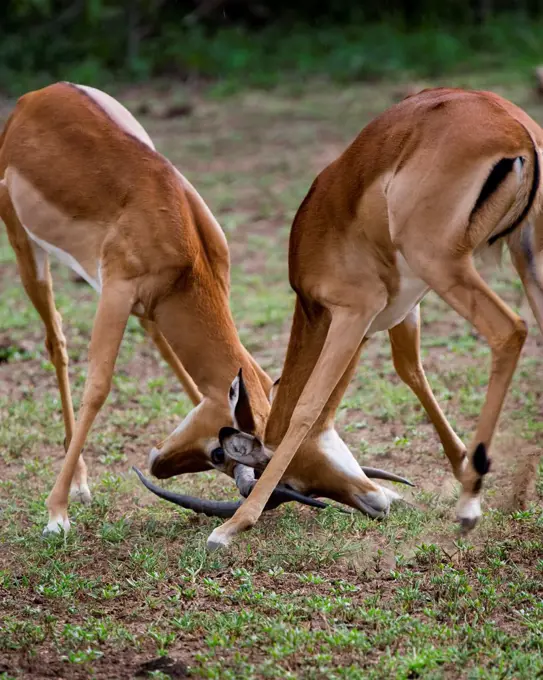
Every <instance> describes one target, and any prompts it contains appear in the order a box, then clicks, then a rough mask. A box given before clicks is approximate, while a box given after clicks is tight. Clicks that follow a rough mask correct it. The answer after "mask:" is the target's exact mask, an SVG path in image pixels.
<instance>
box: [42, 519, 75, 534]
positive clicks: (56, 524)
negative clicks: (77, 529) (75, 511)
mask: <svg viewBox="0 0 543 680" xmlns="http://www.w3.org/2000/svg"><path fill="white" fill-rule="evenodd" d="M68 531H70V520H69V519H68V516H67V515H61V514H60V515H55V516H53V517H51V518H50V519H49V522H48V523H47V526H46V527H45V529H44V530H43V535H44V536H48V535H49V534H60V533H62V532H64V533H65V534H67V533H68Z"/></svg>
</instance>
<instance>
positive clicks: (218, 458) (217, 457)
mask: <svg viewBox="0 0 543 680" xmlns="http://www.w3.org/2000/svg"><path fill="white" fill-rule="evenodd" d="M211 462H212V463H213V465H222V464H223V463H224V449H223V448H222V447H221V446H219V447H218V448H216V449H213V451H212V452H211Z"/></svg>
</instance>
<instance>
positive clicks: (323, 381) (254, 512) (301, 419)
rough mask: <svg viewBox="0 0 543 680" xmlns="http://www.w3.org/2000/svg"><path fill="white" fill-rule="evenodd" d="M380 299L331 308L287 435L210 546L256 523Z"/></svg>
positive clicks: (376, 491)
mask: <svg viewBox="0 0 543 680" xmlns="http://www.w3.org/2000/svg"><path fill="white" fill-rule="evenodd" d="M381 302H382V301H380V300H374V301H373V305H374V306H372V307H371V308H370V309H368V310H366V311H363V312H361V311H358V310H352V309H348V308H346V307H334V308H333V309H332V310H331V313H332V321H331V324H330V328H329V330H328V334H327V336H326V341H325V343H324V346H323V349H322V352H321V354H320V356H319V358H318V361H317V363H316V365H315V368H314V369H313V371H312V373H311V376H310V377H309V379H308V381H307V383H306V385H305V387H304V390H303V392H302V394H301V396H300V399H299V401H298V403H297V404H296V408H295V409H294V413H293V414H292V418H291V421H290V425H289V428H288V430H287V433H286V435H285V437H284V438H283V440H282V442H281V444H280V445H279V447H278V448H277V450H276V451H275V453H274V455H273V456H272V458H271V460H270V462H269V464H268V466H267V467H266V469H265V471H264V472H263V474H262V476H261V477H260V479H259V480H258V482H257V483H256V485H255V487H254V489H253V490H252V492H251V494H250V495H249V497H248V499H247V500H246V501H245V502H244V503H243V505H242V506H241V507H240V508H239V509H238V510H237V512H236V514H235V515H234V516H233V517H232V518H231V519H230V520H228V521H227V522H225V523H224V524H223V525H222V526H220V527H218V528H217V529H215V531H213V533H212V534H211V535H210V537H209V539H208V542H207V545H208V547H209V548H211V549H215V548H218V547H225V546H227V545H228V543H229V542H230V540H231V539H232V537H233V536H235V535H236V534H238V533H239V532H240V531H244V530H246V529H249V528H251V527H252V526H254V524H255V523H256V522H257V520H258V518H259V517H260V514H261V513H262V510H263V508H264V506H265V504H266V502H267V500H268V498H269V497H270V495H271V493H272V491H273V489H274V488H275V487H276V486H277V484H278V483H279V481H280V480H281V477H282V476H283V474H284V472H285V470H286V469H287V467H288V466H289V464H290V461H291V460H292V458H293V457H294V456H295V454H296V452H297V451H298V449H299V448H300V446H301V445H302V443H303V442H304V440H305V438H306V437H307V435H308V433H309V431H310V430H311V428H312V427H313V425H314V424H315V422H316V421H317V420H318V418H319V416H320V415H321V413H322V410H323V408H324V407H325V406H326V403H327V402H328V400H329V398H330V396H331V394H332V393H333V391H334V389H335V387H336V385H337V384H338V382H339V381H340V380H341V378H342V376H343V375H344V373H345V371H346V370H347V368H348V366H349V364H350V363H351V360H352V358H353V356H354V355H355V353H356V352H357V351H358V348H359V347H360V344H361V342H362V340H363V338H364V336H365V334H366V331H367V329H368V327H369V325H370V323H371V321H372V319H373V318H374V317H375V314H376V313H377V312H378V311H379V309H380V308H381V307H382V304H381ZM375 305H378V306H377V307H376V306H375ZM368 481H369V480H368ZM368 488H369V489H372V490H371V491H370V492H369V493H368V494H367V496H370V495H373V496H374V497H373V496H372V498H371V501H372V505H373V504H374V505H375V508H376V510H377V506H379V510H383V509H385V506H386V507H388V499H387V498H386V496H385V494H384V493H382V492H381V491H380V487H378V486H377V485H374V484H372V483H370V484H368ZM381 495H382V498H381Z"/></svg>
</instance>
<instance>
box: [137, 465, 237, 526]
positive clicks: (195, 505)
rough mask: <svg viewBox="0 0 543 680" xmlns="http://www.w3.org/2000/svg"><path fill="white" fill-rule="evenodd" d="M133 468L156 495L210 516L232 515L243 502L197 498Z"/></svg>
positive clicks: (142, 481) (144, 484) (141, 480)
mask: <svg viewBox="0 0 543 680" xmlns="http://www.w3.org/2000/svg"><path fill="white" fill-rule="evenodd" d="M132 470H134V472H135V473H136V474H137V475H138V477H139V478H140V482H141V483H142V484H143V486H145V487H146V488H147V489H149V491H151V492H152V493H154V494H155V496H158V497H159V498H163V499H164V500H165V501H170V503H175V505H179V506H181V507H182V508H185V509H186V510H193V511H194V512H196V513H199V514H203V515H207V516H208V517H225V518H227V517H232V515H233V514H234V513H235V512H236V510H237V509H238V508H239V506H240V505H241V503H242V501H208V500H204V499H201V498H196V497H195V496H186V495H185V494H179V493H174V492H173V491H167V490H166V489H161V488H160V487H159V486H157V485H156V484H153V482H150V481H149V480H148V479H147V478H146V477H145V476H144V474H143V472H142V471H141V470H138V468H137V467H135V466H132Z"/></svg>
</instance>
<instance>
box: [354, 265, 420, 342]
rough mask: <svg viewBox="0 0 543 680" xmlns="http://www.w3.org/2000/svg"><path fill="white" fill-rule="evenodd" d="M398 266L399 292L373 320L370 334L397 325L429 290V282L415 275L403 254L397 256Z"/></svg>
mask: <svg viewBox="0 0 543 680" xmlns="http://www.w3.org/2000/svg"><path fill="white" fill-rule="evenodd" d="M396 266H397V268H398V270H399V272H400V286H399V290H398V293H397V294H396V295H395V296H394V298H392V299H391V300H389V303H388V304H387V306H386V307H385V308H384V309H383V311H382V312H380V313H379V314H378V315H377V316H376V317H375V319H374V320H373V321H372V323H371V326H370V327H369V330H368V332H367V333H366V335H368V336H369V335H373V334H374V333H378V332H379V331H387V330H388V329H389V328H394V326H397V325H398V324H399V323H401V322H402V321H403V320H404V319H405V317H406V316H407V315H408V314H409V312H410V311H411V310H412V309H413V308H414V307H416V306H417V305H418V304H419V302H420V301H421V300H422V298H423V297H424V296H425V295H426V293H427V292H428V289H429V286H428V284H427V283H425V282H424V281H423V280H422V279H419V278H418V277H417V276H415V274H414V273H413V271H412V270H411V268H410V267H409V265H408V264H407V262H406V261H405V259H404V258H403V256H402V255H399V254H398V255H397V256H396Z"/></svg>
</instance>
